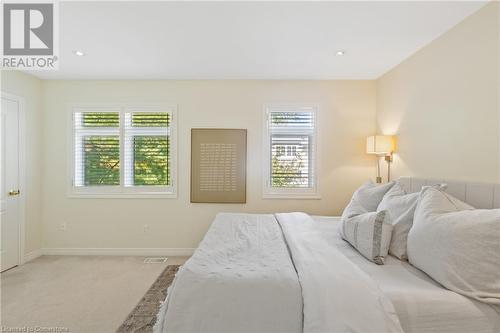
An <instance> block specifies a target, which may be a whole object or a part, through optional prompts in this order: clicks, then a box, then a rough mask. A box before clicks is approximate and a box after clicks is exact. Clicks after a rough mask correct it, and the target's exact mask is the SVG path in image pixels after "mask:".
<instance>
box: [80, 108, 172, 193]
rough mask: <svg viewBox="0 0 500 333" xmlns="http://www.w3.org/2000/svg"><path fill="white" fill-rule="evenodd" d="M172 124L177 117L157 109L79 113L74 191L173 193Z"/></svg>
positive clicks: (126, 109) (82, 111)
mask: <svg viewBox="0 0 500 333" xmlns="http://www.w3.org/2000/svg"><path fill="white" fill-rule="evenodd" d="M103 109H105V108H103ZM160 110H161V109H160ZM172 124H173V112H172V111H159V110H157V108H153V109H152V108H144V109H140V108H128V107H117V108H114V109H113V108H107V109H105V110H104V111H102V110H100V109H97V108H95V107H94V108H90V109H85V108H76V109H75V111H74V112H73V124H72V125H73V142H74V145H73V152H74V159H73V181H72V184H73V188H74V192H75V190H77V192H75V193H81V194H92V193H96V194H100V193H101V194H108V193H109V194H120V193H124V194H127V193H129V194H130V193H139V192H143V193H152V194H154V193H156V192H158V193H163V194H165V193H167V194H168V193H172V194H175V193H174V187H173V170H172V166H173V163H172V157H173V155H172V149H173V146H172V143H173V141H172V129H173V127H172Z"/></svg>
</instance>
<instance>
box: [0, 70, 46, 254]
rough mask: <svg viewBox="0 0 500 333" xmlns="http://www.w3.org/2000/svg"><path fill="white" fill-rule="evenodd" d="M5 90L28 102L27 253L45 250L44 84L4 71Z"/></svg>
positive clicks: (2, 88)
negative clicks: (43, 247)
mask: <svg viewBox="0 0 500 333" xmlns="http://www.w3.org/2000/svg"><path fill="white" fill-rule="evenodd" d="M0 75H1V77H2V79H1V90H2V91H3V92H7V93H11V94H14V95H17V96H20V97H23V98H24V101H25V115H26V191H25V193H22V194H24V195H25V200H26V214H25V244H24V253H25V254H29V253H30V252H32V251H35V250H38V249H40V246H41V229H42V228H41V205H40V202H41V189H42V188H41V175H42V172H41V166H42V152H41V151H42V126H41V122H42V95H41V81H40V80H39V79H37V78H35V77H34V76H31V75H27V74H24V73H21V72H17V71H1V74H0Z"/></svg>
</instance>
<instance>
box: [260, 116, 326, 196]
mask: <svg viewBox="0 0 500 333" xmlns="http://www.w3.org/2000/svg"><path fill="white" fill-rule="evenodd" d="M266 126H267V140H266V142H267V144H268V145H269V146H268V147H267V149H266V151H267V152H268V158H267V160H268V180H267V188H268V192H269V193H285V194H290V193H299V194H300V193H302V194H311V193H315V191H316V177H315V152H316V149H315V145H316V142H315V141H316V108H315V107H308V106H297V107H294V106H289V107H269V108H268V109H267V124H266Z"/></svg>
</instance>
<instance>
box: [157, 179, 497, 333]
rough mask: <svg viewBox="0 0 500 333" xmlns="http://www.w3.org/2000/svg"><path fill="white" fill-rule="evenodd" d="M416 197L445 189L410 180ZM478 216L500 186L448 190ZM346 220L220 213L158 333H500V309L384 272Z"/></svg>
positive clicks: (422, 277) (407, 273) (406, 271)
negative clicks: (346, 231)
mask: <svg viewBox="0 0 500 333" xmlns="http://www.w3.org/2000/svg"><path fill="white" fill-rule="evenodd" d="M400 182H401V183H402V184H404V186H405V187H406V189H407V190H408V191H418V190H419V189H420V187H421V186H422V185H429V184H432V183H435V182H437V181H435V180H425V179H416V178H402V179H400ZM447 183H448V184H450V191H451V192H452V194H453V195H455V196H457V197H459V198H461V199H462V200H464V201H466V202H470V203H471V204H473V205H475V206H476V207H481V208H493V207H500V186H498V185H489V184H472V183H459V182H447ZM338 229H339V218H338V217H320V216H316V217H310V216H308V215H306V214H303V213H291V214H219V215H217V217H216V219H215V221H214V223H213V224H212V226H211V228H210V230H209V231H208V232H207V234H206V236H205V238H204V239H203V241H202V242H201V244H200V246H199V248H198V249H197V250H196V251H195V253H194V255H193V256H192V257H191V258H190V259H189V260H188V261H187V262H186V264H185V265H184V266H183V267H182V268H181V269H180V270H179V272H178V274H177V276H176V279H175V280H174V282H173V284H172V286H171V287H170V289H169V292H168V296H167V299H166V300H165V302H164V303H163V304H162V306H161V309H160V312H159V313H158V316H157V323H156V325H155V332H406V333H411V332H419V333H420V332H423V333H426V332H444V333H446V332H500V309H498V307H495V306H491V305H487V304H485V303H481V302H477V301H474V300H472V299H470V298H467V297H465V296H461V295H459V294H457V293H454V292H452V291H449V290H447V289H445V288H443V287H442V286H440V285H439V284H438V283H436V282H435V281H433V280H432V279H431V278H430V277H428V276H427V275H426V274H424V273H423V272H421V271H419V270H418V269H416V268H414V267H413V266H411V265H410V264H408V263H407V262H403V261H400V260H398V259H396V258H394V257H390V256H389V258H388V260H387V261H386V264H385V265H383V266H379V265H375V264H374V263H372V262H369V261H368V260H366V259H365V258H364V257H362V256H361V255H360V254H359V253H358V252H357V251H356V250H355V249H354V248H352V247H351V246H350V245H349V244H348V243H346V242H345V241H343V240H342V239H341V237H340V235H339V230H338Z"/></svg>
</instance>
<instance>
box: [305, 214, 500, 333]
mask: <svg viewBox="0 0 500 333" xmlns="http://www.w3.org/2000/svg"><path fill="white" fill-rule="evenodd" d="M314 220H315V221H316V222H318V228H321V229H323V231H324V235H325V237H328V238H330V239H332V240H333V244H334V245H335V246H336V247H337V248H338V249H339V250H340V251H341V252H342V253H343V254H344V255H345V256H346V257H347V258H349V260H351V261H352V262H353V263H354V264H355V265H356V266H358V267H359V268H360V269H361V270H363V271H364V272H366V273H367V274H368V275H369V276H371V277H372V278H373V279H374V280H375V282H376V283H377V284H378V285H379V288H380V289H381V290H382V291H383V292H384V294H385V295H386V296H388V297H389V299H390V300H391V301H392V303H393V305H394V307H395V309H396V312H397V314H398V316H399V320H400V322H401V326H402V327H403V330H404V331H405V332H406V333H413V332H414V333H425V332H440V333H441V332H450V333H451V332H454V333H458V332H464V333H465V332H500V309H499V308H498V307H493V306H489V305H487V304H484V303H481V302H477V301H474V300H472V299H470V298H468V297H465V296H462V295H459V294H457V293H455V292H452V291H450V290H447V289H445V288H443V287H442V286H441V285H439V284H438V283H437V282H435V281H434V280H432V279H431V278H430V277H429V276H427V275H426V274H425V273H423V272H422V271H420V270H418V269H417V268H415V267H413V266H412V265H410V264H409V263H408V262H403V261H400V260H399V259H397V258H395V257H392V256H389V257H388V259H387V260H386V264H385V265H383V266H379V265H376V264H374V263H372V262H369V261H368V260H366V259H365V258H364V257H363V256H361V255H360V254H359V253H358V252H357V251H356V250H355V249H354V248H353V247H351V246H350V245H349V244H348V243H347V242H345V241H344V240H342V239H341V237H340V235H339V232H338V227H339V221H340V218H339V217H322V216H315V217H314Z"/></svg>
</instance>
